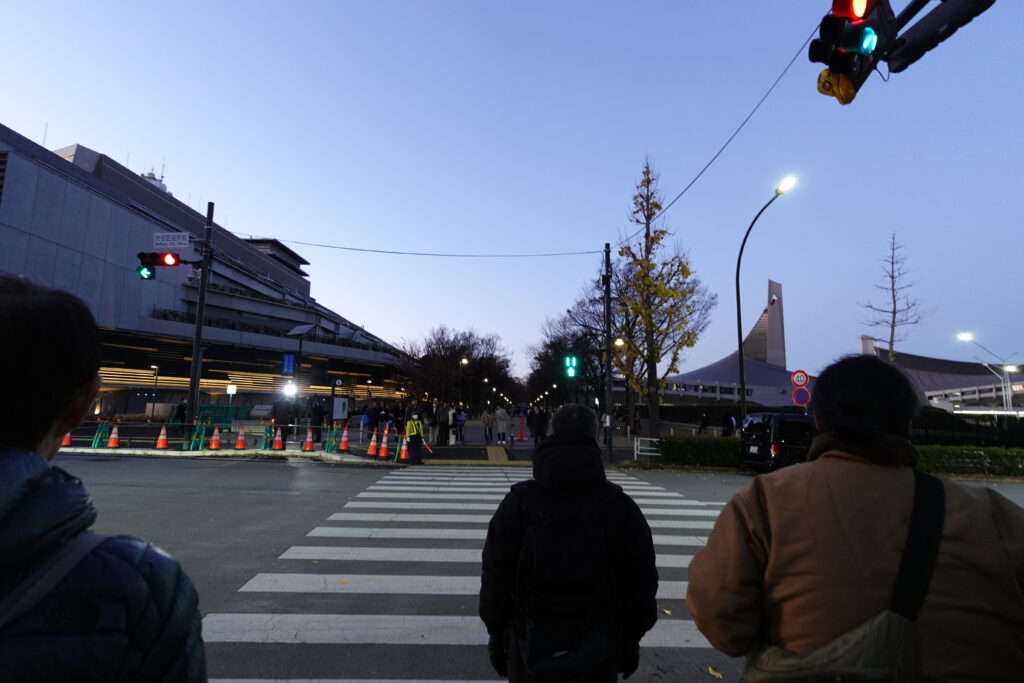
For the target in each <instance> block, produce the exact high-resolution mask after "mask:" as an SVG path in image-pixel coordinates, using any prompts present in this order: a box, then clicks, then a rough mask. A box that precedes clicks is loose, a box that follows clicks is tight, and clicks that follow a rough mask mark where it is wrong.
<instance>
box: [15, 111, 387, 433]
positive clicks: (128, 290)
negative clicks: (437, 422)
mask: <svg viewBox="0 0 1024 683" xmlns="http://www.w3.org/2000/svg"><path fill="white" fill-rule="evenodd" d="M205 220H206V219H205V216H204V215H203V214H200V213H199V212H197V211H195V210H193V209H192V208H190V207H188V206H187V205H185V204H184V203H183V202H181V201H179V200H177V199H175V198H174V196H173V195H172V194H171V193H169V192H168V191H167V189H166V186H165V185H164V184H163V179H162V178H157V177H156V176H155V175H154V174H152V173H149V174H147V175H139V174H136V173H133V172H132V171H130V170H129V169H127V168H125V167H124V166H122V165H121V164H119V163H117V162H116V161H114V160H113V159H111V158H110V157H108V156H106V155H104V154H101V153H98V152H95V151H93V150H91V149H88V148H86V147H83V146H82V145H72V146H70V147H65V148H63V149H59V150H57V151H56V152H51V151H48V150H46V149H44V148H43V147H41V146H39V145H37V144H35V143H33V142H32V141H30V140H28V139H27V138H25V137H23V136H21V135H19V134H18V133H16V132H14V131H12V130H10V129H9V128H6V127H4V126H2V125H0V245H2V249H0V271H5V272H9V273H18V274H24V275H26V276H28V277H30V278H31V279H33V280H35V281H37V282H40V283H42V284H46V285H50V286H53V287H58V288H61V289H65V290H67V291H70V292H72V293H74V294H75V295H76V296H78V297H80V298H81V299H83V300H84V301H85V302H86V303H87V304H88V305H89V307H90V308H91V309H92V311H93V314H94V315H95V316H96V320H97V323H98V324H99V326H100V328H101V331H102V334H103V343H104V348H103V367H102V368H101V376H102V379H103V388H102V394H101V401H100V403H99V405H98V406H97V411H104V412H113V413H121V414H130V413H143V412H147V411H148V412H156V413H158V414H159V413H161V412H166V411H167V410H169V408H170V407H171V406H173V405H175V404H177V402H178V401H179V400H180V399H181V398H183V397H184V394H185V391H186V388H187V386H188V381H189V373H190V367H191V361H192V358H191V345H192V339H193V330H194V323H195V316H196V303H197V295H198V283H199V277H198V273H197V271H196V269H195V267H193V266H188V265H182V266H178V267H173V268H167V267H161V268H157V269H156V279H154V280H141V279H140V278H139V275H138V274H137V273H136V267H138V266H139V259H138V257H137V253H138V252H152V251H160V249H157V248H155V239H156V238H155V236H156V235H163V236H165V237H164V238H165V239H166V238H167V236H177V237H171V238H170V239H179V240H180V239H182V237H181V236H187V239H188V241H189V242H190V243H194V242H195V241H196V240H201V239H202V236H203V230H204V224H205ZM213 246H214V257H213V263H212V267H211V272H210V275H211V277H210V285H209V289H208V292H207V298H206V311H205V316H204V318H205V320H204V323H205V325H204V331H203V344H204V352H203V356H202V380H201V389H202V392H203V398H202V401H201V403H226V402H228V401H231V402H234V403H241V404H243V405H256V404H260V405H265V404H273V403H278V402H280V399H281V393H280V392H281V390H282V389H283V388H284V386H285V385H286V384H287V383H288V382H290V381H298V382H299V385H300V386H299V396H300V398H306V399H308V397H311V396H313V397H317V396H328V395H331V394H332V393H336V394H337V395H339V396H349V397H351V398H354V399H357V400H360V401H362V400H365V399H366V398H367V397H368V396H372V397H373V398H395V397H398V396H401V395H402V394H403V387H402V385H403V380H402V376H401V374H400V372H399V366H400V364H401V362H402V360H401V354H400V353H399V352H398V351H397V350H396V349H395V348H394V347H392V346H391V345H390V344H388V343H386V342H385V341H383V340H382V339H380V338H378V337H376V336H374V335H373V334H371V333H370V332H368V331H366V330H364V329H363V328H362V327H360V326H359V325H357V324H355V323H353V322H352V321H350V320H349V319H347V318H345V317H344V316H342V315H341V314H339V313H337V312H335V311H333V310H330V309H328V308H327V307H325V306H323V305H321V304H319V303H318V302H317V301H316V300H315V299H313V297H311V296H310V283H309V279H308V277H307V274H306V273H305V272H304V271H303V270H302V266H304V265H307V261H305V260H304V259H303V258H302V257H301V256H300V255H299V254H297V253H295V252H294V251H292V250H291V249H289V248H288V247H286V246H285V245H284V244H282V243H281V242H279V241H277V240H274V239H260V240H244V239H241V238H239V237H237V236H236V235H234V234H232V233H231V232H229V231H228V230H226V229H225V228H223V227H222V226H219V225H215V226H214V230H213ZM172 251H180V252H181V256H182V258H183V259H188V260H191V259H198V255H197V253H196V251H195V250H194V249H193V248H192V247H189V248H186V249H172ZM299 325H309V326H311V327H310V329H309V332H308V333H307V334H305V335H304V336H303V338H302V364H301V368H299V369H298V371H296V368H295V365H296V358H295V357H294V354H296V353H297V351H298V347H299V341H300V340H299V338H298V337H295V336H288V333H289V332H290V331H291V330H293V329H294V328H295V327H296V326H299ZM289 354H291V355H289ZM229 386H231V387H234V388H235V390H236V391H237V394H236V395H234V396H229V395H228V387H229Z"/></svg>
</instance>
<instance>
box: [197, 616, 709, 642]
mask: <svg viewBox="0 0 1024 683" xmlns="http://www.w3.org/2000/svg"><path fill="white" fill-rule="evenodd" d="M203 640H204V641H206V642H207V643H321V644H323V643H330V644H335V645H366V644H380V645H486V644H487V629H485V628H484V625H483V622H481V621H480V618H479V617H475V616H474V617H452V616H433V615H409V614H396V615H390V614H389V615H375V614H208V615H206V618H205V619H203ZM640 644H641V645H642V646H644V647H671V648H710V647H711V645H710V644H709V643H708V642H707V640H705V638H704V637H703V636H702V635H701V634H700V632H699V631H698V630H697V627H696V625H695V624H694V623H693V622H692V621H689V620H684V619H662V620H659V621H658V623H657V624H655V626H654V628H653V629H651V630H650V631H649V632H648V633H647V635H645V636H644V638H643V640H642V641H640Z"/></svg>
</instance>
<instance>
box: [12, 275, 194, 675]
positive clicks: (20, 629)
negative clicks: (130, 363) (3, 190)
mask: <svg viewBox="0 0 1024 683" xmlns="http://www.w3.org/2000/svg"><path fill="white" fill-rule="evenodd" d="M99 365H100V337H99V332H98V330H97V328H96V323H95V321H94V320H93V317H92V314H91V313H90V312H89V309H88V308H87V307H86V306H85V304H84V303H83V302H82V301H81V300H79V299H77V298H76V297H74V296H72V295H71V294H68V293H67V292H62V291H59V290H54V289H48V288H45V287H41V286H39V285H36V284H33V283H31V282H29V281H28V280H25V279H23V278H19V277H14V276H11V275H6V274H2V273H0V377H2V378H3V380H4V384H5V386H4V388H3V391H0V602H2V600H3V599H4V598H5V597H7V595H8V594H9V593H11V592H12V591H13V590H15V589H16V588H17V587H18V586H19V584H20V582H21V581H22V580H23V579H24V578H25V576H27V575H28V574H29V573H30V572H31V571H32V570H33V569H34V568H36V567H37V566H39V565H41V564H42V563H43V562H45V561H46V559H47V558H49V557H51V556H52V555H54V554H55V553H56V552H57V551H58V550H59V549H60V548H62V547H63V546H65V545H66V544H67V543H69V542H70V541H71V540H72V539H73V538H75V537H76V536H78V535H79V534H80V533H82V532H84V531H86V530H88V529H89V528H90V527H91V526H92V524H93V522H94V521H95V520H96V508H95V507H94V506H93V504H92V501H91V500H90V498H89V494H88V492H87V491H86V489H85V487H84V485H83V484H82V482H81V481H79V480H78V479H76V478H75V477H73V476H72V475H70V474H68V473H67V472H65V471H63V470H61V469H60V468H58V467H54V466H51V465H50V464H49V461H50V460H51V459H52V458H53V456H54V455H56V453H57V450H58V448H59V445H60V442H61V439H62V437H63V436H64V434H66V433H67V432H70V431H71V430H72V429H73V428H74V427H76V426H77V425H78V424H79V423H80V422H81V421H82V419H83V417H84V415H85V413H86V411H87V410H88V408H89V406H90V405H91V404H92V402H93V399H94V398H95V396H96V393H97V391H98V389H99V384H100V380H99V376H98V374H97V371H98V369H99ZM198 602H199V599H198V595H197V593H196V589H195V587H194V586H193V585H192V582H191V581H190V580H189V578H188V576H187V575H186V574H185V572H184V571H183V570H182V568H181V566H180V565H179V564H178V563H177V562H176V561H175V560H174V559H172V558H171V557H170V556H169V555H167V554H166V553H165V552H163V551H162V550H160V549H159V548H156V547H155V546H152V545H150V544H149V543H147V542H146V541H144V540H141V539H138V538H132V537H129V536H113V537H110V538H107V539H106V540H104V541H103V542H102V543H100V545H98V546H97V547H95V548H94V549H93V550H92V551H91V552H89V554H88V555H86V556H85V557H84V558H83V559H82V560H81V561H80V562H78V563H77V564H76V565H75V566H74V568H73V569H71V571H70V572H69V573H67V574H66V575H65V576H64V577H63V578H62V579H61V580H60V581H59V582H58V583H57V584H56V586H55V587H54V588H53V589H52V590H51V591H50V592H49V593H48V594H47V595H46V596H45V597H44V598H42V599H41V600H40V601H39V602H37V603H36V604H35V605H34V606H33V607H32V608H31V609H30V610H29V611H28V612H27V613H25V614H22V615H21V616H19V617H16V618H15V619H13V620H12V621H10V622H9V623H7V624H6V625H4V626H3V627H0V681H62V682H67V683H71V682H78V681H96V682H101V681H102V682H104V683H110V682H114V681H163V682H167V683H172V682H173V683H177V682H179V681H188V682H192V681H205V680H206V658H205V653H204V649H203V641H202V636H201V623H200V614H199V605H198Z"/></svg>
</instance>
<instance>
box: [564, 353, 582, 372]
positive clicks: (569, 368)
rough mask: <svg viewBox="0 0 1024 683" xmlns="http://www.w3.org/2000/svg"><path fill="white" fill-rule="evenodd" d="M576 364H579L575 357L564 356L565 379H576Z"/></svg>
mask: <svg viewBox="0 0 1024 683" xmlns="http://www.w3.org/2000/svg"><path fill="white" fill-rule="evenodd" d="M578 363H579V361H578V360H577V358H576V356H572V355H570V356H566V357H565V376H566V377H570V378H575V377H576V366H577V365H578Z"/></svg>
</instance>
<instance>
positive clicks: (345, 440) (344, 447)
mask: <svg viewBox="0 0 1024 683" xmlns="http://www.w3.org/2000/svg"><path fill="white" fill-rule="evenodd" d="M338 450H339V451H341V452H342V453H348V424H347V423H346V425H345V431H344V432H342V434H341V445H340V446H338Z"/></svg>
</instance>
